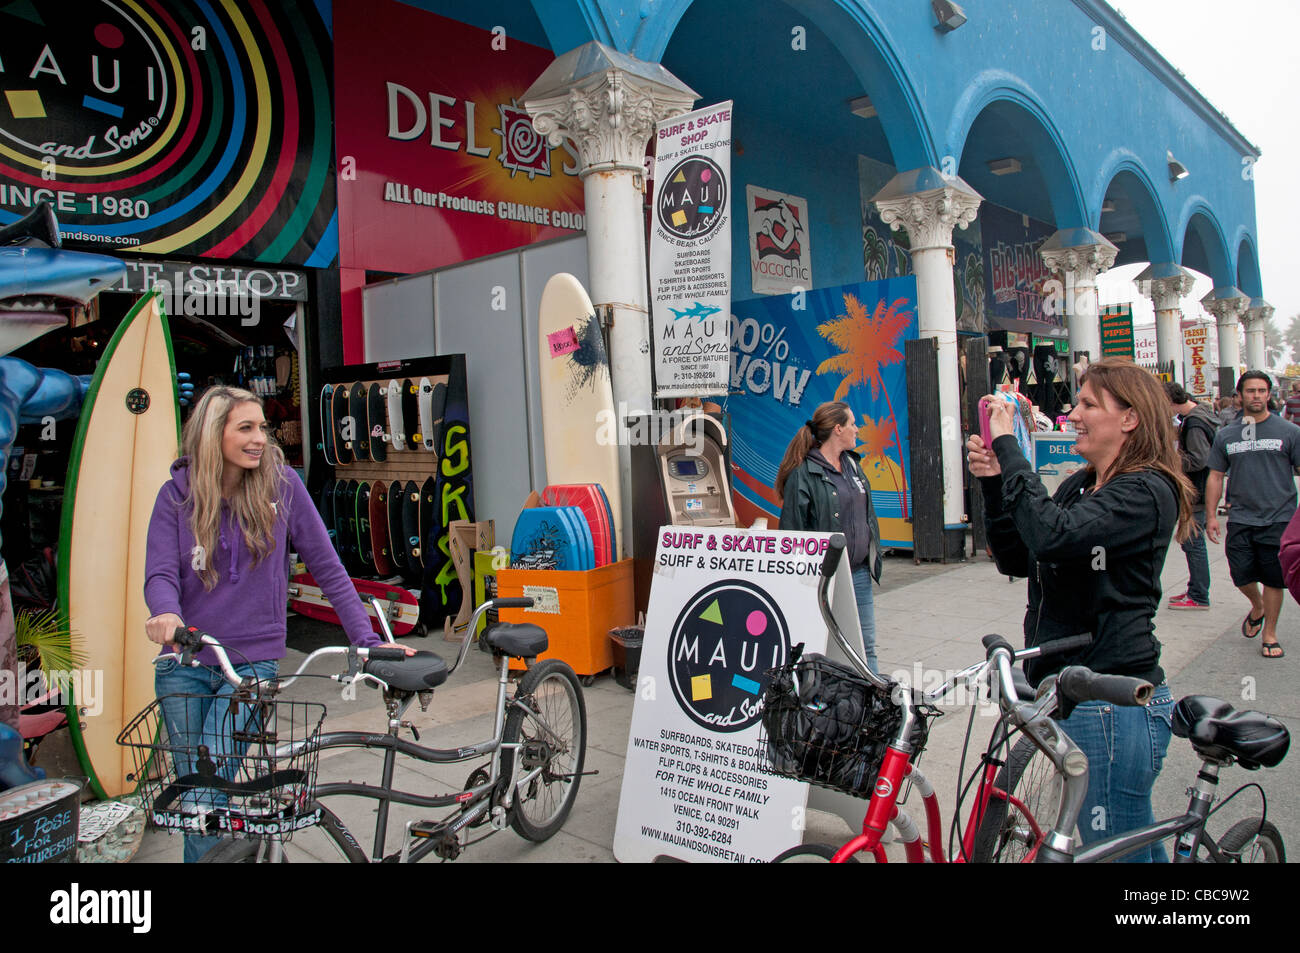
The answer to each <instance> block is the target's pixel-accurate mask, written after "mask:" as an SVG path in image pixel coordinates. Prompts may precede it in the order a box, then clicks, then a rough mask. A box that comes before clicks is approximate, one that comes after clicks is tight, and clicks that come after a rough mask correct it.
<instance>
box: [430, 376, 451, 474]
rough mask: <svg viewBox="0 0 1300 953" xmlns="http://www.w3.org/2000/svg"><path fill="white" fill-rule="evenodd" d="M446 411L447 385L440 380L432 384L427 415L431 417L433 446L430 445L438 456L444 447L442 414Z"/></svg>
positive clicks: (441, 453)
mask: <svg viewBox="0 0 1300 953" xmlns="http://www.w3.org/2000/svg"><path fill="white" fill-rule="evenodd" d="M446 411H447V385H446V384H444V383H442V382H441V381H438V382H436V383H435V384H434V385H433V395H432V397H431V398H430V399H429V416H430V417H431V418H432V419H433V446H432V447H430V448H429V449H431V450H432V451H433V452H434V453H436V454H437V455H438V456H440V457H441V456H442V455H443V452H444V451H445V450H446V448H445V447H444V446H443V445H442V431H443V420H442V418H443V415H444V414H445V413H446Z"/></svg>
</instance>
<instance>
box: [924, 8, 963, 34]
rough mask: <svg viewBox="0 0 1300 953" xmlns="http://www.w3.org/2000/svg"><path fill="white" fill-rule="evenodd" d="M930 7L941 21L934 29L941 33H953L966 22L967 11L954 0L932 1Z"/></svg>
mask: <svg viewBox="0 0 1300 953" xmlns="http://www.w3.org/2000/svg"><path fill="white" fill-rule="evenodd" d="M930 6H931V7H932V8H933V9H934V15H935V16H936V17H937V18H938V20H939V22H938V23H936V24H935V27H934V28H935V29H936V30H938V31H939V32H940V33H951V32H952V31H953V30H955V29H957V27H959V26H961V25H962V24H963V23H965V22H966V11H965V10H963V9H962V8H961V7H959V6H957V4H955V3H953V2H952V0H931V3H930Z"/></svg>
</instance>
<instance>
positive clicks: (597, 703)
mask: <svg viewBox="0 0 1300 953" xmlns="http://www.w3.org/2000/svg"><path fill="white" fill-rule="evenodd" d="M1210 558H1211V567H1210V568H1211V576H1212V578H1213V584H1212V588H1211V601H1212V603H1213V607H1212V608H1211V609H1210V610H1209V611H1207V612H1187V611H1171V610H1168V609H1163V610H1162V611H1161V612H1160V613H1159V614H1158V615H1157V617H1156V626H1157V630H1156V633H1157V636H1158V637H1159V638H1160V640H1161V642H1162V643H1163V645H1164V654H1163V658H1162V663H1163V665H1164V668H1165V670H1166V673H1167V675H1168V679H1169V683H1170V685H1171V687H1172V689H1173V693H1174V697H1175V698H1178V697H1180V696H1182V695H1186V694H1210V695H1217V696H1218V697H1220V698H1223V699H1226V700H1227V701H1229V702H1231V703H1232V704H1233V705H1235V706H1237V707H1242V708H1258V709H1260V710H1264V711H1269V712H1272V713H1274V714H1276V715H1278V716H1280V717H1281V718H1282V719H1283V720H1284V721H1286V722H1287V723H1288V725H1290V726H1295V725H1300V700H1298V699H1297V696H1296V693H1295V689H1294V681H1295V677H1294V676H1295V670H1294V666H1295V664H1296V659H1297V658H1300V639H1296V638H1295V634H1296V633H1297V631H1300V626H1297V624H1296V620H1298V619H1300V607H1298V606H1296V605H1295V604H1294V602H1293V601H1292V600H1291V599H1290V597H1289V596H1288V597H1287V600H1286V605H1285V606H1284V607H1283V610H1282V621H1281V623H1280V624H1279V638H1280V639H1281V641H1282V643H1283V645H1284V646H1285V647H1286V648H1287V651H1288V653H1289V654H1288V655H1287V657H1286V658H1283V659H1279V660H1273V661H1270V660H1267V659H1264V658H1262V657H1261V656H1260V654H1259V640H1258V639H1253V640H1246V639H1244V638H1242V636H1241V634H1240V629H1239V627H1240V623H1241V619H1242V617H1243V616H1244V615H1245V612H1246V608H1247V603H1246V601H1245V599H1244V597H1242V596H1241V595H1240V594H1239V593H1238V592H1237V591H1236V589H1234V588H1233V586H1232V583H1231V581H1230V580H1229V579H1228V574H1227V566H1226V563H1225V561H1224V557H1223V550H1222V546H1214V545H1211V547H1210ZM884 580H885V586H884V587H883V588H882V590H881V591H880V592H878V593H877V597H876V620H877V631H878V649H879V656H880V664H881V667H882V669H883V670H884V671H886V672H889V673H894V672H896V671H903V672H906V673H907V674H908V677H909V678H910V679H911V680H913V681H915V680H916V679H917V678H918V671H919V677H920V678H922V679H927V678H928V679H937V678H939V677H940V673H943V672H947V671H950V670H951V671H955V670H958V669H960V668H963V667H965V666H966V665H968V664H970V663H971V662H974V661H976V660H978V659H979V658H980V657H981V656H982V654H983V650H982V648H981V646H980V638H981V637H982V636H983V635H985V634H987V633H990V632H999V633H1002V634H1004V635H1006V636H1007V637H1008V639H1009V640H1010V641H1011V642H1012V643H1013V644H1020V641H1021V637H1020V632H1021V620H1022V619H1023V616H1024V609H1025V593H1026V587H1025V582H1024V580H1017V581H1015V582H1014V583H1008V582H1007V579H1006V577H1003V576H999V575H998V573H997V570H996V568H995V567H994V565H993V563H992V562H991V561H989V560H987V559H986V558H985V557H983V556H980V557H978V558H976V559H973V560H971V561H970V562H967V563H958V564H949V565H940V564H926V565H922V566H914V565H913V564H912V562H911V560H910V559H889V560H887V561H886V564H885V574H884ZM1162 582H1163V584H1164V589H1165V594H1166V596H1165V597H1166V599H1167V598H1168V596H1169V595H1171V594H1176V593H1179V592H1182V591H1183V590H1184V589H1185V588H1186V582H1187V566H1186V560H1185V559H1184V558H1183V555H1182V553H1181V551H1180V550H1178V549H1177V548H1176V547H1175V548H1171V550H1170V555H1169V558H1168V559H1167V561H1166V564H1165V571H1164V574H1163V577H1162ZM291 644H292V640H291ZM407 644H411V645H413V646H415V647H417V648H428V649H431V650H433V651H436V652H438V653H439V654H441V655H443V656H444V657H445V658H448V659H449V660H450V659H451V658H454V654H455V648H456V647H455V646H454V645H451V644H448V643H446V642H444V641H443V640H442V638H441V637H440V636H438V637H430V638H425V639H414V640H409V641H408V642H407ZM290 655H291V664H292V666H293V667H296V666H297V664H298V663H297V660H298V659H300V658H301V657H302V654H301V653H297V652H291V653H290ZM288 664H289V663H287V665H288ZM918 666H919V669H918ZM495 690H496V682H495V673H494V671H493V670H492V668H491V664H490V659H489V658H488V657H487V656H485V655H483V654H482V653H480V652H478V651H477V650H471V652H470V654H469V658H468V660H467V662H466V665H465V668H464V669H463V670H462V671H461V672H457V674H456V675H455V677H454V678H453V679H452V681H451V682H449V683H448V685H447V686H445V687H444V688H441V689H439V690H438V691H437V693H436V694H435V696H434V700H433V704H432V705H431V706H430V710H429V712H428V713H421V712H420V711H419V710H418V708H416V707H414V706H413V709H412V711H413V713H412V714H411V715H409V716H408V717H410V718H411V720H412V721H413V722H414V723H415V725H416V726H417V728H418V730H419V731H420V735H421V743H423V744H426V745H435V746H437V747H453V746H456V745H463V744H467V743H470V742H473V741H481V740H483V739H485V738H487V737H489V736H490V735H491V733H492V723H491V711H492V706H493V702H494V698H495ZM309 691H310V694H311V696H313V697H318V698H319V700H322V701H325V702H326V703H327V705H328V708H329V715H328V717H327V720H326V730H336V729H341V728H367V729H371V730H380V729H381V728H382V726H383V714H382V709H381V707H380V705H379V701H378V695H377V693H375V692H373V691H369V690H366V689H362V690H360V691H359V693H358V698H357V700H356V701H353V702H346V701H344V700H343V699H342V698H340V697H339V687H338V686H337V685H336V684H335V683H333V682H328V681H324V680H318V681H316V682H315V683H314V684H312V685H311V686H310V690H309ZM585 696H586V704H587V717H588V730H589V738H588V747H587V770H595V771H599V774H597V775H595V776H591V777H585V778H583V780H582V786H581V790H580V791H579V795H578V801H577V804H576V805H575V807H574V811H573V814H572V815H571V816H570V818H569V820H568V823H567V824H566V825H565V827H564V829H563V830H562V831H561V832H560V833H559V834H557V835H556V836H555V837H554V838H552V839H551V840H550V841H548V842H546V843H544V844H540V845H534V844H530V843H528V842H526V841H524V840H522V839H521V838H519V837H518V836H516V835H515V834H514V833H513V832H511V831H507V832H504V833H501V834H499V835H497V836H494V837H491V838H489V839H488V840H486V841H484V842H483V843H481V844H475V845H473V846H472V847H470V848H469V850H468V851H467V852H466V853H465V854H464V856H462V858H461V859H460V860H459V861H457V862H458V863H473V862H484V861H486V862H512V861H550V862H570V863H572V862H579V863H581V862H592V861H612V860H613V859H614V856H613V850H612V844H613V839H614V826H615V818H616V814H617V810H618V800H619V790H620V784H621V779H622V769H623V760H624V752H625V749H626V746H627V737H628V729H629V725H630V721H631V713H632V702H633V696H632V694H631V693H630V692H628V691H627V690H626V689H624V688H622V687H620V686H619V685H617V684H616V683H615V682H614V681H613V680H612V679H611V678H609V677H608V676H603V677H600V678H597V680H596V683H595V684H594V685H593V686H591V687H590V688H588V689H586V690H585ZM947 710H948V714H947V715H946V716H945V717H943V718H940V719H938V720H937V721H936V722H935V724H934V727H933V730H932V731H931V735H930V742H929V745H928V747H927V750H926V752H925V755H924V758H923V760H922V761H921V767H922V768H923V770H924V771H925V773H926V774H927V776H928V777H929V778H930V780H931V781H932V782H933V783H934V784H935V786H936V788H937V790H938V792H939V798H940V802H941V804H942V806H943V811H944V816H945V824H946V823H947V822H948V821H949V820H950V813H949V812H950V811H951V809H952V805H953V802H954V793H955V789H956V785H957V773H958V764H959V762H960V759H961V754H962V750H961V749H962V742H963V738H964V735H965V732H966V726H967V720H968V713H969V709H968V708H966V707H950V708H949V709H947ZM993 721H994V719H993V717H992V715H991V714H990V713H988V712H982V713H981V714H979V715H977V716H976V718H975V725H974V728H973V736H972V754H971V757H972V758H978V755H979V752H980V751H981V750H982V747H983V745H984V744H986V742H987V739H988V734H989V732H990V731H991V730H992V727H993ZM379 763H380V759H379V758H378V757H377V756H375V755H373V754H371V753H368V752H359V751H343V752H331V753H328V754H327V755H326V756H324V757H322V758H321V763H320V777H321V779H326V778H328V779H342V778H351V779H354V780H358V781H360V780H367V781H370V782H372V783H375V782H377V781H378V778H379ZM972 763H973V762H972V761H971V760H970V759H968V761H967V765H966V771H967V772H968V773H969V771H970V769H971V765H972ZM1197 765H1198V762H1197V760H1196V759H1195V757H1194V755H1193V752H1192V750H1191V747H1190V746H1189V745H1188V744H1187V742H1186V741H1184V740H1182V739H1178V738H1175V739H1173V741H1172V742H1171V744H1170V748H1169V756H1168V758H1167V759H1166V762H1165V767H1164V770H1163V772H1162V774H1161V776H1160V779H1159V781H1158V782H1157V785H1156V793H1155V805H1156V814H1157V816H1169V815H1177V814H1181V813H1182V812H1183V810H1184V809H1185V808H1186V805H1187V796H1186V793H1185V792H1186V789H1187V787H1188V785H1189V784H1190V783H1191V782H1192V780H1193V779H1194V776H1195V772H1196V768H1197ZM472 767H473V765H470V764H466V765H452V766H439V765H424V764H421V765H418V766H416V767H414V768H412V767H410V766H409V765H408V766H404V767H403V769H401V770H399V773H398V778H397V781H398V784H399V785H401V784H402V782H403V781H406V782H407V783H409V785H410V786H411V787H413V788H416V789H424V790H428V788H429V786H430V783H431V782H437V783H438V784H441V785H443V786H444V787H443V789H444V790H446V789H449V788H458V787H459V786H460V785H462V784H463V782H464V781H465V779H466V777H467V776H468V774H469V771H470V770H471V768H472ZM1249 781H1259V782H1260V783H1261V784H1262V785H1263V787H1264V789H1265V791H1267V792H1268V794H1269V795H1270V797H1269V802H1268V816H1269V819H1270V820H1272V821H1273V822H1274V823H1275V824H1276V825H1277V826H1278V828H1279V829H1280V830H1281V832H1282V835H1283V838H1284V840H1286V841H1288V842H1289V843H1290V844H1291V845H1293V850H1295V851H1300V807H1298V806H1297V804H1296V800H1295V798H1294V797H1293V796H1292V795H1291V794H1290V793H1289V792H1292V791H1294V790H1296V786H1297V782H1298V781H1300V758H1297V757H1295V756H1292V757H1291V758H1290V759H1289V760H1288V761H1284V762H1283V763H1282V765H1281V766H1280V767H1278V768H1276V769H1273V770H1271V771H1267V772H1248V771H1245V770H1243V769H1241V768H1239V767H1235V766H1234V767H1233V768H1230V769H1228V770H1226V771H1225V772H1224V773H1223V778H1222V782H1221V784H1220V791H1221V792H1222V794H1223V795H1224V796H1226V795H1228V794H1230V793H1231V792H1232V791H1233V790H1235V789H1236V788H1237V787H1238V786H1239V785H1241V784H1244V783H1246V782H1249ZM434 786H436V784H435V785H434ZM817 803H818V800H814V805H816V804H817ZM1258 803H1259V798H1258V793H1257V792H1254V791H1245V792H1243V793H1242V794H1241V795H1240V796H1239V797H1237V798H1236V799H1235V800H1234V801H1233V802H1232V803H1231V804H1230V805H1228V807H1227V808H1225V810H1224V812H1223V814H1222V815H1220V816H1218V817H1216V818H1214V819H1212V821H1211V830H1212V831H1215V832H1219V833H1221V832H1222V831H1223V830H1226V828H1227V827H1228V826H1229V824H1230V823H1231V821H1232V820H1234V819H1236V818H1239V817H1243V816H1248V815H1251V814H1254V813H1255V812H1256V811H1257V809H1258ZM330 806H331V807H332V808H333V809H334V810H335V811H336V812H337V813H338V814H340V816H341V817H343V819H344V821H345V823H347V825H348V826H349V828H350V829H351V830H352V832H353V834H354V835H355V836H356V837H357V839H358V840H359V841H360V842H361V844H362V845H363V846H365V847H367V849H368V848H369V846H370V832H371V831H372V830H373V811H372V810H371V808H370V804H369V802H365V801H361V800H358V799H353V798H346V799H337V798H335V799H331V803H330ZM864 806H865V802H858V801H853V800H852V799H847V798H846V799H844V810H843V814H844V815H846V816H849V817H853V816H854V814H853V811H854V809H856V811H857V814H856V816H857V817H860V816H861V810H862V808H863V807H864ZM909 810H910V811H911V812H912V814H913V816H914V817H917V818H921V817H922V816H923V812H922V811H921V809H920V802H919V799H918V798H913V800H912V802H911V804H910V805H909ZM437 813H438V812H431V811H421V810H419V809H413V808H412V809H408V808H395V809H394V819H393V821H392V823H391V824H390V835H389V848H388V849H389V850H393V849H395V846H396V843H397V836H398V834H399V833H400V831H401V829H402V825H403V824H404V823H405V821H406V820H407V819H408V818H420V817H424V816H427V815H429V814H435V815H436V814H437ZM854 823H856V820H855V821H854ZM849 834H850V827H849V824H848V823H847V822H846V821H845V820H844V819H843V818H842V817H841V816H837V815H836V814H834V813H827V812H824V811H817V810H810V811H809V824H808V829H807V831H806V834H805V841H809V842H812V841H821V842H833V841H839V842H842V841H843V840H845V839H847V837H848V836H849ZM292 851H293V853H294V854H296V855H298V859H301V860H310V859H320V860H331V859H335V858H336V855H335V854H334V852H333V851H332V849H331V848H330V846H329V842H328V840H326V839H325V838H322V837H321V836H320V835H319V834H318V833H315V832H311V831H307V832H302V833H300V834H299V835H297V836H296V837H295V839H294V842H293V847H292ZM180 854H181V840H180V838H179V837H172V836H168V835H165V834H158V833H154V832H149V833H148V834H147V835H146V841H145V844H144V846H143V847H142V849H141V851H140V853H139V854H138V855H137V857H136V862H145V863H148V862H159V861H179V860H180ZM891 858H892V850H891Z"/></svg>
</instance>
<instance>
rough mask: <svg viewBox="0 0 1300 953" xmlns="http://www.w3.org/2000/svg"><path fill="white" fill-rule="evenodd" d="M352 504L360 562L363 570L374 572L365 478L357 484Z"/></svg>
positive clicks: (367, 484)
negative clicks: (354, 512)
mask: <svg viewBox="0 0 1300 953" xmlns="http://www.w3.org/2000/svg"><path fill="white" fill-rule="evenodd" d="M353 505H354V506H355V507H356V516H357V552H358V553H360V554H361V564H362V565H363V566H364V567H365V571H366V572H368V573H370V572H374V570H375V560H374V556H373V555H372V551H371V546H370V484H369V483H368V482H366V481H365V480H362V481H361V482H360V483H358V484H357V495H356V500H355V501H354V503H353Z"/></svg>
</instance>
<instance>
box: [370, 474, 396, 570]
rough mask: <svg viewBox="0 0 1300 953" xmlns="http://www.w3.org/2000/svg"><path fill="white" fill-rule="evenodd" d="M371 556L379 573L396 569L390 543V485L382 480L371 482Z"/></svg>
mask: <svg viewBox="0 0 1300 953" xmlns="http://www.w3.org/2000/svg"><path fill="white" fill-rule="evenodd" d="M370 556H371V559H372V561H373V562H374V564H375V572H377V573H379V575H381V576H391V575H392V574H393V573H394V572H395V571H396V567H395V566H394V565H393V559H392V553H391V552H390V550H389V544H388V485H387V484H386V483H384V482H383V481H382V480H376V481H375V482H374V483H372V484H370Z"/></svg>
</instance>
